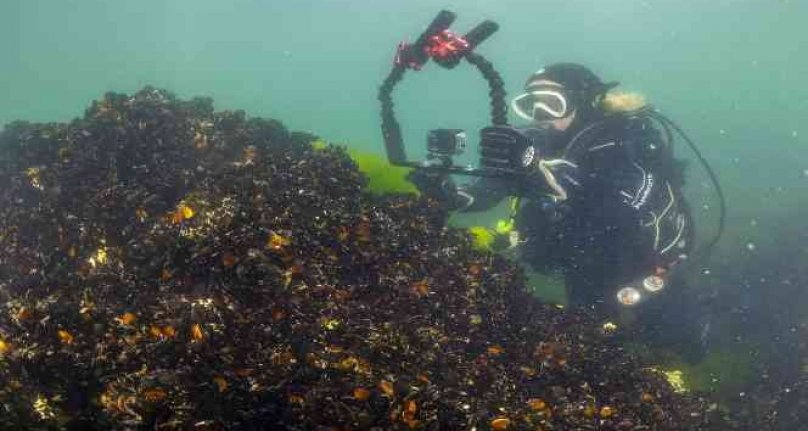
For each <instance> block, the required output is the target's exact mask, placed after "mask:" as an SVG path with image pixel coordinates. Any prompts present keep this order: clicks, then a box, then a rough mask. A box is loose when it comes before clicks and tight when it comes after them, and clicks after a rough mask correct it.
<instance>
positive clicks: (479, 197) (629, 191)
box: [411, 63, 693, 314]
mask: <svg viewBox="0 0 808 431" xmlns="http://www.w3.org/2000/svg"><path fill="white" fill-rule="evenodd" d="M616 85H617V84H616V83H603V82H602V81H601V80H600V79H599V78H598V77H597V76H596V75H595V74H594V73H592V72H591V71H590V70H589V69H587V68H586V67H584V66H582V65H579V64H574V63H558V64H553V65H550V66H547V67H545V68H543V69H541V70H539V71H538V72H536V73H534V74H532V75H531V76H530V77H529V78H528V79H527V81H526V83H525V86H524V90H525V92H524V93H523V94H521V95H519V96H517V97H516V98H514V99H513V100H512V102H511V108H512V110H513V112H514V113H515V114H516V115H517V116H519V117H520V118H522V119H524V120H528V121H529V122H530V123H531V124H530V126H528V127H526V128H522V132H523V133H524V134H525V135H527V136H529V137H534V139H533V142H534V143H535V144H536V146H535V151H536V154H537V155H536V158H537V159H538V161H537V162H534V164H536V165H537V168H538V169H537V170H538V171H539V173H540V175H538V181H537V180H536V178H530V177H528V179H527V180H526V181H525V182H527V183H528V184H525V183H524V182H523V183H521V184H520V183H518V182H514V181H509V180H508V179H500V178H480V179H477V180H476V181H475V182H473V183H471V184H469V185H468V186H460V187H455V185H454V183H453V182H452V181H451V178H450V177H449V176H448V175H444V174H441V173H434V172H428V171H425V170H418V169H416V170H415V171H413V173H412V174H411V180H412V181H413V182H414V183H415V184H416V185H418V186H419V188H420V189H421V190H422V192H423V193H424V194H426V195H427V196H430V197H432V198H435V199H437V200H439V201H440V202H442V203H444V204H446V205H447V206H448V207H449V209H451V210H457V211H461V212H473V211H485V210H488V209H491V208H493V207H494V206H495V205H497V204H498V203H499V202H501V201H502V200H503V199H504V198H506V197H508V196H514V195H519V196H522V198H521V199H519V200H518V203H515V204H514V206H513V207H512V216H511V217H512V226H510V227H512V230H510V231H509V232H504V233H507V234H508V236H509V239H508V240H509V242H510V243H511V244H510V245H511V246H516V245H518V247H519V251H520V252H521V257H522V260H524V261H525V263H527V264H528V265H530V266H532V267H533V268H534V269H538V270H540V271H543V272H546V271H547V270H552V269H560V270H561V271H562V272H563V274H564V279H565V284H566V286H567V293H568V298H569V302H570V303H571V304H572V305H579V306H586V305H595V306H600V308H602V309H605V310H604V311H606V312H607V313H609V314H610V312H612V311H614V310H615V309H618V308H620V304H622V305H634V304H635V303H637V302H639V301H640V299H641V297H642V291H643V290H645V291H647V292H657V291H660V290H662V289H663V288H664V287H665V286H666V285H667V284H668V283H669V282H670V279H669V275H670V273H671V270H672V269H673V268H674V267H675V266H676V265H677V264H678V263H680V262H681V261H683V260H684V259H686V258H687V256H688V255H689V253H690V251H691V250H692V242H693V223H692V219H691V215H690V211H689V207H688V205H687V202H686V201H685V200H684V198H683V196H682V192H681V188H682V185H683V165H682V164H681V163H680V162H678V161H677V160H675V159H674V157H673V152H672V148H671V146H670V145H669V142H667V141H666V137H665V136H663V133H662V131H660V130H658V129H657V128H655V127H654V124H653V122H652V121H651V120H650V119H649V118H647V116H645V115H643V111H642V109H639V110H635V111H628V112H622V111H620V110H615V107H614V106H613V105H615V104H617V103H619V102H615V100H611V102H610V99H609V98H608V97H607V92H608V91H609V90H610V89H611V88H613V87H615V86H616ZM635 102H636V100H635ZM483 152H484V151H483ZM483 157H485V155H483ZM526 188H527V189H528V190H525V189H526ZM531 188H532V189H533V190H530V189H531ZM506 230H508V229H506Z"/></svg>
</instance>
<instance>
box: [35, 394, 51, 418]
mask: <svg viewBox="0 0 808 431" xmlns="http://www.w3.org/2000/svg"><path fill="white" fill-rule="evenodd" d="M33 409H34V411H35V412H36V414H37V415H38V416H39V418H40V419H42V420H47V419H53V418H55V417H56V412H55V411H54V409H53V407H52V406H51V405H50V401H49V400H48V399H47V398H46V397H45V396H44V395H42V394H39V395H37V397H36V399H35V400H34V404H33Z"/></svg>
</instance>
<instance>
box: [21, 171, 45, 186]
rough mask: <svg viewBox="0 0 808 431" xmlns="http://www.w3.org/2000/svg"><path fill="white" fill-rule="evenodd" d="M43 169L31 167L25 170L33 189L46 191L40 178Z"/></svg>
mask: <svg viewBox="0 0 808 431" xmlns="http://www.w3.org/2000/svg"><path fill="white" fill-rule="evenodd" d="M41 171H42V170H41V169H40V168H38V167H30V168H28V169H26V170H25V175H26V176H27V177H28V181H29V182H30V183H31V187H33V188H35V189H38V190H44V188H45V187H44V186H42V179H41V178H40V175H39V174H40V173H41Z"/></svg>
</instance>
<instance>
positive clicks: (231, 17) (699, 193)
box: [0, 0, 808, 320]
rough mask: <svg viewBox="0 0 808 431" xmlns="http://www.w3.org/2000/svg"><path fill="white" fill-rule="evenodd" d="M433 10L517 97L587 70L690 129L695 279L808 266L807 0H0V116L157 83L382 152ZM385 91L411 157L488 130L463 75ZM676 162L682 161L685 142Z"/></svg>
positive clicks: (43, 114)
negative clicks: (449, 134) (542, 77)
mask: <svg viewBox="0 0 808 431" xmlns="http://www.w3.org/2000/svg"><path fill="white" fill-rule="evenodd" d="M441 8H448V9H451V10H453V11H455V12H457V13H458V14H459V18H458V20H457V21H456V23H455V25H454V28H455V29H457V30H458V31H459V32H461V33H462V32H465V31H467V30H468V29H470V28H471V27H473V26H474V25H476V24H477V23H478V22H480V21H482V20H484V19H492V20H494V21H496V22H498V23H499V24H500V26H501V27H500V30H499V32H498V33H497V34H496V35H495V36H494V37H492V38H491V39H490V40H489V41H487V42H485V43H484V44H483V45H482V46H481V47H480V48H479V49H478V52H479V53H480V54H482V55H484V56H486V57H487V58H488V59H490V60H491V61H492V62H493V63H494V64H495V66H496V67H497V69H498V70H499V72H500V73H501V74H502V76H503V78H504V79H505V81H506V88H507V89H508V90H509V91H510V92H511V94H513V93H514V92H516V91H518V89H519V88H520V86H521V84H522V82H523V80H524V79H525V77H526V76H527V75H528V74H530V73H531V72H533V71H534V70H536V69H538V68H539V67H540V66H541V65H543V64H545V63H548V62H554V61H577V62H582V63H585V64H587V65H589V66H590V67H591V68H592V69H593V70H595V71H596V73H598V74H599V75H601V76H602V77H603V79H604V80H607V81H608V80H618V81H621V82H622V86H623V87H624V88H625V89H628V90H635V91H639V92H641V93H643V94H645V95H646V97H647V98H648V99H649V100H650V101H651V102H652V103H653V104H655V105H656V106H657V107H659V108H660V109H662V110H663V112H665V113H667V114H668V115H669V116H670V117H672V118H674V119H675V120H676V121H677V122H678V123H679V124H680V125H681V126H683V127H684V128H685V129H686V130H687V131H688V132H689V133H690V134H691V136H692V137H693V138H694V139H695V140H696V141H697V142H698V143H699V144H700V146H701V149H702V151H703V153H704V155H705V157H706V158H707V159H709V160H710V162H711V163H712V165H713V167H714V169H715V171H716V172H717V174H718V175H719V177H720V178H721V181H722V184H723V185H724V188H725V191H726V195H727V203H728V205H729V209H730V212H729V214H728V226H727V235H726V236H725V238H724V241H723V242H722V243H721V245H720V247H719V254H718V257H719V258H718V259H717V260H714V261H716V262H718V263H716V264H712V263H710V262H704V263H699V264H698V265H701V266H702V267H703V269H704V270H707V271H709V272H710V274H701V273H696V274H694V277H695V278H696V282H697V283H702V284H703V285H704V286H710V287H711V288H714V289H717V292H718V293H719V294H720V295H727V297H734V296H737V295H740V294H739V293H738V291H737V290H736V286H734V285H731V284H732V283H736V282H737V280H735V279H733V281H732V283H729V282H727V281H726V280H728V279H729V278H728V277H730V276H731V275H733V274H734V273H735V272H737V271H740V270H742V269H743V267H744V266H745V265H746V264H747V263H749V262H754V261H755V260H756V259H758V258H761V259H768V260H769V261H776V260H781V259H790V260H793V261H795V262H796V261H798V260H801V261H802V262H804V261H805V258H806V257H808V256H806V255H807V254H808V252H806V247H804V246H802V241H803V240H805V239H806V238H804V236H802V235H804V233H803V232H805V231H806V227H805V219H806V215H808V193H806V190H808V126H806V123H805V120H806V119H807V118H808V89H806V86H805V84H806V76H808V60H806V59H805V52H806V50H805V47H806V46H808V31H806V30H805V22H806V21H807V20H808V2H805V1H801V0H790V1H787V0H714V1H705V0H682V1H671V0H648V1H640V0H609V1H604V0H565V1H539V0H533V1H524V0H519V1H517V0H497V1H493V0H488V1H485V0H478V1H467V0H466V1H451V2H434V1H427V0H408V1H397V2H393V1H378V0H374V1H371V0H351V1H329V0H295V1H285V2H282V1H277V0H264V1H258V0H229V1H208V0H159V1H158V0H138V1H127V0H115V1H111V0H49V1H46V0H3V1H2V2H0V65H2V67H0V83H2V89H3V91H2V93H0V123H7V122H9V121H12V120H15V119H25V120H31V121H69V120H70V119H72V118H74V117H77V116H80V115H82V113H83V110H84V109H85V108H86V107H87V106H89V104H90V102H91V101H92V100H93V99H96V98H98V97H100V96H101V95H102V94H103V93H104V92H106V91H116V92H126V93H131V92H134V91H136V90H137V89H139V88H141V87H143V86H144V85H147V84H151V85H155V86H158V87H164V88H167V89H169V90H171V91H173V92H175V93H176V94H177V95H179V96H181V97H184V98H185V97H191V96H196V95H206V96H211V97H213V98H214V100H215V101H216V106H217V108H218V109H236V108H238V109H244V110H246V111H247V112H248V113H249V114H250V115H255V116H267V117H274V118H277V119H280V120H282V121H283V122H284V123H286V124H287V125H288V126H289V127H290V128H292V129H298V130H308V131H313V132H315V133H317V134H319V135H321V136H323V137H325V138H326V139H328V140H331V141H337V142H343V143H348V144H350V145H351V146H352V147H354V148H356V149H361V150H370V151H381V138H380V130H379V124H378V121H379V114H378V111H379V107H378V103H377V101H376V92H377V89H378V86H379V84H380V83H381V81H382V79H383V78H384V76H385V75H386V73H387V72H388V71H389V69H390V64H391V60H392V57H393V54H394V52H395V47H396V44H397V43H398V42H399V41H401V40H403V39H408V40H410V41H412V40H413V39H414V38H415V37H416V36H417V35H418V34H419V33H420V31H421V30H423V28H424V26H425V25H426V24H427V23H428V22H429V21H430V20H431V19H432V18H433V17H434V15H435V14H436V13H437V12H438V11H439V10H440V9H441ZM395 97H396V102H397V109H398V113H399V119H400V120H401V121H402V122H403V125H404V129H403V131H404V135H405V139H406V140H407V142H408V145H409V146H410V149H409V151H410V154H411V155H414V156H418V155H421V154H423V150H422V147H423V143H424V136H425V133H426V131H427V130H428V129H430V128H434V127H458V128H464V129H466V130H467V131H469V132H470V133H471V134H472V136H473V135H475V134H476V130H477V129H479V128H480V127H483V126H484V125H485V124H486V122H487V113H488V110H487V109H488V100H487V87H486V84H485V82H484V81H483V80H481V79H480V77H479V76H478V75H477V73H476V71H475V70H473V69H472V68H470V67H459V68H458V69H456V70H454V71H451V72H448V71H446V70H443V69H440V68H438V67H436V66H434V65H429V66H428V67H426V68H425V70H424V71H422V72H420V73H410V74H408V75H407V79H405V81H404V82H403V83H402V84H401V85H400V86H399V87H398V88H397V91H396V93H395ZM473 144H476V143H473ZM474 149H475V148H474V145H472V151H471V153H472V154H474ZM678 152H679V154H680V155H683V156H687V157H688V158H691V159H692V154H691V153H690V152H689V151H688V150H687V149H686V148H685V147H684V146H681V147H679V150H678ZM467 159H468V160H472V159H473V157H471V156H469V157H467ZM691 173H692V175H691V177H690V183H689V184H690V185H689V190H688V193H689V195H690V196H691V199H692V202H693V206H694V208H696V210H697V213H698V214H697V216H698V218H699V221H700V227H701V233H702V234H703V236H704V237H706V236H707V235H709V234H710V233H711V232H712V230H714V228H715V216H716V211H715V209H716V201H715V195H714V194H713V193H712V191H711V189H710V188H709V184H708V183H707V181H706V180H707V177H706V176H705V175H704V173H703V171H701V170H699V169H697V166H696V165H695V163H694V164H693V169H692V170H691ZM800 238H802V240H801V239H800ZM786 239H787V240H789V241H786V242H788V244H789V247H788V248H787V249H783V248H782V247H783V245H784V240H786ZM777 276H778V277H779V278H777V279H771V278H769V279H768V280H764V281H758V280H751V281H750V283H752V284H754V286H756V287H755V289H758V290H766V291H771V292H777V288H778V286H780V283H781V282H782V281H783V280H785V279H786V278H788V277H792V276H795V274H777ZM806 279H808V276H805V275H803V278H802V280H806ZM792 292H796V293H792ZM786 296H787V297H784V298H782V300H783V302H780V303H778V302H775V303H774V305H773V306H772V307H779V306H781V305H782V306H783V307H791V309H792V310H793V313H795V314H797V315H798V316H799V317H798V318H801V319H803V320H804V319H805V318H806V316H805V314H804V312H803V311H801V310H804V309H805V307H803V306H801V305H799V304H808V295H805V294H802V293H801V291H789V293H788V295H786ZM794 296H796V298H795V297H794ZM786 302H788V303H789V304H790V305H785V304H786ZM794 304H798V305H794Z"/></svg>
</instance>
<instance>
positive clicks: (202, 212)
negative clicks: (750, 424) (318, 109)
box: [0, 87, 725, 430]
mask: <svg viewBox="0 0 808 431" xmlns="http://www.w3.org/2000/svg"><path fill="white" fill-rule="evenodd" d="M310 138H311V139H313V138H314V137H313V136H312V135H308V134H305V133H300V132H291V133H290V132H289V131H288V130H287V129H286V128H285V127H284V126H283V125H282V124H281V123H280V122H278V121H275V120H265V119H256V118H253V119H249V118H247V117H246V115H245V114H244V112H242V111H225V112H216V111H214V109H213V106H212V101H211V100H210V99H206V98H197V99H193V100H191V101H183V100H179V99H177V98H176V97H174V96H173V95H171V94H170V93H168V92H166V91H164V90H160V89H155V88H148V87H147V88H145V89H143V90H141V91H139V92H138V93H136V94H134V95H132V96H128V95H122V94H114V93H109V94H107V95H105V96H104V97H103V98H102V99H100V100H98V101H96V102H94V103H93V105H92V106H91V107H90V108H89V109H87V111H86V113H85V115H84V117H83V118H80V119H76V120H74V121H72V122H70V123H69V124H44V125H43V124H29V123H22V122H18V123H13V124H11V125H9V126H7V127H6V129H5V130H4V131H3V132H2V134H0V148H2V151H0V186H2V189H0V405H2V410H3V414H2V415H0V428H2V429H19V428H26V429H53V428H68V429H70V428H72V429H88V428H94V429H140V428H148V429H194V430H218V429H332V430H337V429H340V430H343V429H368V430H371V429H374V430H395V429H400V430H417V429H429V430H435V429H480V430H485V429H491V430H537V429H541V430H569V429H599V430H698V429H725V428H722V427H721V423H720V422H718V420H717V419H716V418H713V417H711V415H710V414H709V413H708V406H707V403H706V402H705V401H703V400H700V399H697V398H692V397H689V396H688V395H683V394H677V393H675V392H674V390H673V388H671V387H670V385H668V383H667V382H666V381H665V379H664V378H663V377H661V376H660V375H659V374H658V373H654V372H651V371H648V370H647V369H646V368H644V367H642V366H641V364H639V363H637V361H636V360H635V359H634V358H633V357H632V356H630V355H629V354H627V353H626V352H624V351H623V350H622V349H621V348H620V347H619V346H618V345H617V344H616V343H614V342H613V340H612V339H611V337H610V336H609V334H608V333H605V332H604V331H603V330H601V329H600V325H599V324H598V322H596V321H595V320H594V319H593V318H592V316H588V315H587V314H585V313H583V312H569V311H565V310H561V309H559V308H557V307H555V306H552V305H547V304H542V303H540V302H538V301H537V300H535V299H534V298H533V297H532V296H531V295H530V294H529V293H528V292H527V290H526V289H525V287H524V277H523V274H522V272H521V270H520V269H519V268H518V267H517V266H516V265H514V264H513V263H511V262H509V261H508V260H506V259H505V258H502V257H499V256H496V255H493V254H490V253H485V252H482V251H479V250H478V249H476V248H475V247H474V242H473V239H472V238H470V237H469V235H468V234H467V233H465V232H464V231H462V230H455V229H450V228H447V227H446V225H445V220H446V214H445V213H444V210H443V209H441V208H439V207H438V206H436V205H435V204H434V203H433V202H430V201H429V200H427V199H425V198H418V197H415V196H413V195H409V194H397V195H386V196H381V197H380V196H378V195H373V194H370V193H365V191H366V186H367V183H368V180H367V178H366V177H364V176H363V175H362V174H361V173H360V171H359V170H358V169H357V166H356V164H355V163H354V161H352V160H351V158H350V157H349V156H348V154H347V153H346V151H345V150H344V149H342V148H340V147H336V146H327V147H325V148H319V149H314V148H313V147H312V145H311V144H310V142H311V139H310Z"/></svg>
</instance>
